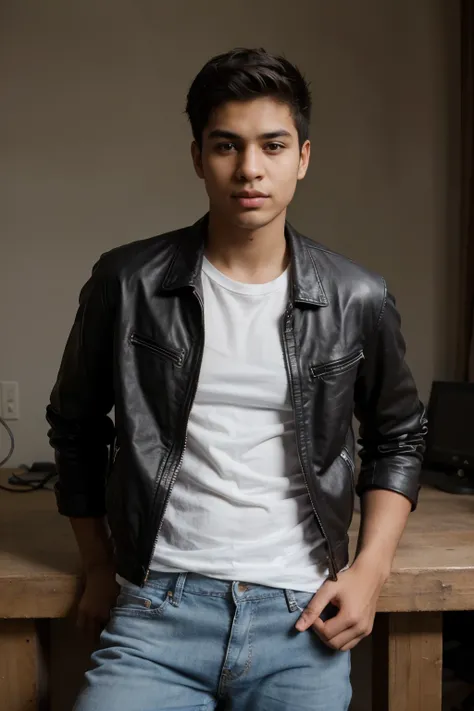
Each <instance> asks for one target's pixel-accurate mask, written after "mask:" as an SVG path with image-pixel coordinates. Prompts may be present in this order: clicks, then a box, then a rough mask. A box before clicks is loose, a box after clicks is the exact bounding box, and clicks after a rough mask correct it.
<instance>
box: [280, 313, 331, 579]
mask: <svg viewBox="0 0 474 711" xmlns="http://www.w3.org/2000/svg"><path fill="white" fill-rule="evenodd" d="M292 312H293V304H292V302H291V301H290V303H289V304H288V307H287V309H286V311H285V314H284V317H283V344H284V348H283V353H284V356H285V362H286V368H287V371H288V382H289V385H290V392H291V398H292V401H293V416H294V422H295V433H296V445H297V446H296V449H297V452H298V461H299V464H300V467H301V471H302V473H303V479H304V483H305V486H306V490H307V492H308V496H309V500H310V502H311V507H312V509H313V513H314V516H315V518H316V521H317V522H318V525H319V528H320V530H321V533H322V534H323V538H324V540H325V541H326V543H327V547H328V563H329V574H330V577H331V579H332V580H337V572H336V562H335V560H334V554H333V552H332V548H331V544H330V542H329V539H328V537H327V535H326V531H325V530H324V526H323V523H322V521H321V518H320V516H319V514H318V511H317V509H316V506H315V504H314V501H313V497H312V495H311V491H310V488H309V484H308V477H307V475H306V470H305V468H304V466H303V459H302V456H301V449H300V437H299V427H298V421H297V419H298V418H297V413H296V402H295V396H294V379H293V374H292V371H291V362H290V356H289V353H288V343H287V337H288V336H290V335H292V334H293V331H292V328H291V315H292Z"/></svg>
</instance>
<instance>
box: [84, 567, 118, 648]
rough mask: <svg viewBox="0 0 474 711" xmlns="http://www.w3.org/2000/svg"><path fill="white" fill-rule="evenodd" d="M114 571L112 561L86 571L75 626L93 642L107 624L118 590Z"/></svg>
mask: <svg viewBox="0 0 474 711" xmlns="http://www.w3.org/2000/svg"><path fill="white" fill-rule="evenodd" d="M115 573H116V571H115V565H113V563H108V564H104V565H99V566H96V567H94V568H91V569H90V570H88V571H87V573H86V578H85V588H84V592H83V594H82V598H81V601H80V603H79V608H78V612H77V626H78V627H79V629H81V630H82V632H83V633H84V634H85V635H86V637H88V638H89V639H90V640H92V641H94V642H96V641H97V640H98V639H99V636H100V633H101V632H102V630H103V628H104V627H105V625H106V624H107V622H108V620H109V617H110V610H111V609H112V607H113V606H114V604H115V602H116V600H117V596H118V594H119V591H120V585H119V584H118V583H117V582H116V580H115Z"/></svg>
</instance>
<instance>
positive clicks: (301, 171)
mask: <svg viewBox="0 0 474 711" xmlns="http://www.w3.org/2000/svg"><path fill="white" fill-rule="evenodd" d="M310 155H311V143H310V142H309V141H305V142H304V143H303V146H302V147H301V154H300V164H299V167H298V180H303V178H304V176H305V175H306V171H307V170H308V166H309V157H310Z"/></svg>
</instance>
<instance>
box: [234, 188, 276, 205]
mask: <svg viewBox="0 0 474 711" xmlns="http://www.w3.org/2000/svg"><path fill="white" fill-rule="evenodd" d="M233 197H234V199H235V200H237V202H238V203H239V205H241V207H245V208H256V207H262V205H264V204H265V200H267V199H268V195H265V193H261V192H258V191H257V190H248V191H247V190H244V191H242V192H240V193H237V194H236V195H234V196H233Z"/></svg>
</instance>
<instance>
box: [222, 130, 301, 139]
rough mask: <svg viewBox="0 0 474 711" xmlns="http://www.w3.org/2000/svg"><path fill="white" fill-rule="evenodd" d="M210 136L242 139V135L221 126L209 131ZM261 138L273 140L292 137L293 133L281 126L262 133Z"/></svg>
mask: <svg viewBox="0 0 474 711" xmlns="http://www.w3.org/2000/svg"><path fill="white" fill-rule="evenodd" d="M208 138H223V139H226V140H229V141H241V140H242V136H239V134H238V133H234V132H233V131H224V130H223V129H221V128H216V129H214V130H213V131H211V132H210V133H209V136H208ZM258 138H259V139H260V140H262V139H263V140H266V141H269V140H272V139H274V138H291V133H290V132H289V131H287V130H286V129H284V128H280V129H278V130H277V131H269V132H267V133H262V134H260V136H259V137H258Z"/></svg>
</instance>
